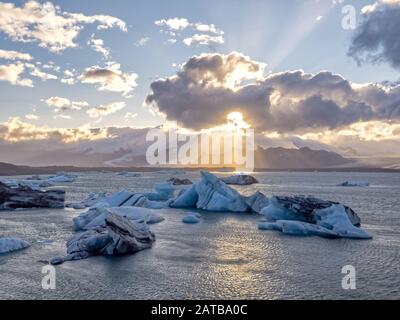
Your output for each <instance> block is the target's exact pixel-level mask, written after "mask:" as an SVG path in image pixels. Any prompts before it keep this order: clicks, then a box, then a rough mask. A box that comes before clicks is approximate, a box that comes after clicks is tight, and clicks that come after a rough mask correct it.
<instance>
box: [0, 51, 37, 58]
mask: <svg viewBox="0 0 400 320" xmlns="http://www.w3.org/2000/svg"><path fill="white" fill-rule="evenodd" d="M0 59H6V60H32V59H33V58H32V56H31V55H30V54H28V53H22V52H18V51H12V50H2V49H0Z"/></svg>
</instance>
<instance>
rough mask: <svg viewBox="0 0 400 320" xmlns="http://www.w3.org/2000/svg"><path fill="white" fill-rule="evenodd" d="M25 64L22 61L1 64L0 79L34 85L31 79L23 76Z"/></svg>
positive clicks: (22, 84) (13, 83)
mask: <svg viewBox="0 0 400 320" xmlns="http://www.w3.org/2000/svg"><path fill="white" fill-rule="evenodd" d="M24 71H25V65H24V64H23V63H21V62H17V63H11V64H7V65H0V81H7V82H9V83H11V84H12V85H18V86H24V87H33V82H32V80H31V79H26V78H21V75H22V73H24Z"/></svg>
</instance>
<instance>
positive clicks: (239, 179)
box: [221, 174, 258, 186]
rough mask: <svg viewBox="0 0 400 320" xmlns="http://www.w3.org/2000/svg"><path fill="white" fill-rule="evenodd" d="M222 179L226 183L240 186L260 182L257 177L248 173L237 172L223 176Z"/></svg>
mask: <svg viewBox="0 0 400 320" xmlns="http://www.w3.org/2000/svg"><path fill="white" fill-rule="evenodd" d="M221 180H222V181H223V182H225V183H226V184H235V185H240V186H243V185H250V184H254V183H258V180H257V179H256V178H254V177H253V176H250V175H247V174H237V175H234V176H230V177H226V178H221Z"/></svg>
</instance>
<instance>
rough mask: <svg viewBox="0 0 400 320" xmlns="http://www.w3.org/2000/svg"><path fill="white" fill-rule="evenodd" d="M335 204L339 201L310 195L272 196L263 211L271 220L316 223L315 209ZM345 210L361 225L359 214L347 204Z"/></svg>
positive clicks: (353, 222)
mask: <svg viewBox="0 0 400 320" xmlns="http://www.w3.org/2000/svg"><path fill="white" fill-rule="evenodd" d="M335 204H338V203H337V202H333V201H326V200H321V199H317V198H314V197H310V196H308V197H304V196H293V197H272V198H271V199H270V205H269V206H267V207H266V208H264V209H262V210H261V213H262V214H264V215H265V217H266V218H267V219H269V220H271V221H274V220H296V221H304V222H309V223H315V222H314V214H315V210H318V209H325V208H329V207H330V206H332V205H335ZM345 210H346V214H347V215H348V217H349V219H350V221H351V223H352V224H354V225H355V226H360V223H361V221H360V218H359V217H358V215H357V214H356V213H355V212H354V211H353V210H352V209H351V208H349V207H347V206H345Z"/></svg>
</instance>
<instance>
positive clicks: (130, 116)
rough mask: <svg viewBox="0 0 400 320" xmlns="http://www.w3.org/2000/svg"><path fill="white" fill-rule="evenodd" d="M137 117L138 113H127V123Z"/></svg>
mask: <svg viewBox="0 0 400 320" xmlns="http://www.w3.org/2000/svg"><path fill="white" fill-rule="evenodd" d="M136 117H137V113H132V112H127V113H125V116H124V119H125V121H126V122H129V121H131V120H133V119H135V118H136Z"/></svg>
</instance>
